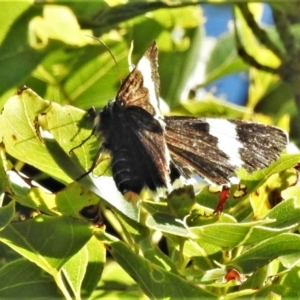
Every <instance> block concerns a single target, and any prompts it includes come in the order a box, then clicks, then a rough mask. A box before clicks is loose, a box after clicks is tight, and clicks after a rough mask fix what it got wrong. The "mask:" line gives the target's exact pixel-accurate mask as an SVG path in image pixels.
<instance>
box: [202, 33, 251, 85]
mask: <svg viewBox="0 0 300 300" xmlns="http://www.w3.org/2000/svg"><path fill="white" fill-rule="evenodd" d="M248 69H249V66H248V65H247V64H246V63H245V62H244V61H243V60H242V59H241V58H240V57H239V56H238V55H237V52H236V49H235V40H234V35H233V33H230V34H226V35H223V36H222V37H221V38H220V39H218V40H217V44H216V45H215V47H214V49H213V51H212V53H211V55H210V59H209V61H208V63H207V65H206V80H205V83H204V84H202V85H207V84H209V83H211V82H213V81H215V80H217V79H220V78H222V77H224V76H227V75H229V74H232V73H236V72H240V71H247V70H248Z"/></svg>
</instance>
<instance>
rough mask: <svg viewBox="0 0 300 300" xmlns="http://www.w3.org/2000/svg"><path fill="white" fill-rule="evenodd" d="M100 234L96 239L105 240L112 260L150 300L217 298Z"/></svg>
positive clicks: (113, 239) (119, 242)
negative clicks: (132, 279)
mask: <svg viewBox="0 0 300 300" xmlns="http://www.w3.org/2000/svg"><path fill="white" fill-rule="evenodd" d="M100 234H101V235H97V237H98V238H99V239H100V240H103V241H104V240H106V241H105V243H108V244H109V251H110V253H111V254H112V256H113V257H114V259H115V260H116V261H117V262H118V263H119V264H120V266H122V268H123V269H124V270H125V271H126V272H127V273H128V274H129V275H130V276H131V277H133V278H134V279H135V280H136V282H137V283H138V285H139V286H140V287H141V289H142V290H143V292H144V293H145V294H146V295H147V296H148V297H150V298H151V299H156V298H159V299H162V298H171V299H175V298H178V299H179V298H180V299H191V298H195V299H196V298H201V299H214V298H217V297H216V296H214V295H213V294H211V293H209V292H207V291H206V290H204V289H202V288H201V287H199V286H196V285H194V284H192V283H190V282H189V281H187V280H185V279H184V278H182V277H180V276H177V275H175V274H173V273H172V272H170V271H168V270H165V269H164V268H162V267H159V266H157V265H156V264H153V263H151V262H149V261H148V260H147V259H145V258H143V257H141V256H139V255H137V254H136V253H134V252H133V251H132V250H130V249H129V247H128V246H127V245H126V244H125V243H123V242H121V241H118V240H116V239H115V238H112V237H109V236H107V235H103V234H102V233H100Z"/></svg>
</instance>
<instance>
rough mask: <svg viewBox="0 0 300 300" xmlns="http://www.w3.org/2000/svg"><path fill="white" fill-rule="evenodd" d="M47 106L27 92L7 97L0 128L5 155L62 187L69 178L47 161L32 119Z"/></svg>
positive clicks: (31, 92)
mask: <svg viewBox="0 0 300 300" xmlns="http://www.w3.org/2000/svg"><path fill="white" fill-rule="evenodd" d="M48 106H49V102H48V101H45V100H43V99H41V98H40V97H39V96H38V95H37V94H35V93H34V92H33V91H31V90H30V89H27V90H24V91H23V92H22V93H21V94H20V95H15V96H13V97H11V98H10V99H9V100H8V101H7V103H6V104H5V106H4V110H3V112H2V114H1V118H0V125H1V128H2V132H1V134H2V138H3V141H4V144H5V148H6V151H7V152H8V153H9V154H10V155H12V156H13V157H15V158H17V159H19V160H21V161H23V162H26V163H28V164H30V165H32V166H34V167H36V168H38V169H40V170H42V171H44V172H46V173H48V174H51V175H52V176H53V177H54V178H56V179H58V180H60V181H62V182H64V183H66V182H70V178H69V177H68V176H67V175H66V174H65V173H64V172H63V171H62V170H61V168H60V166H59V165H58V164H57V163H56V162H55V160H54V159H53V158H52V157H51V155H50V153H49V152H48V151H47V149H46V148H45V145H44V144H43V142H42V140H41V139H40V137H39V135H38V128H36V117H37V116H38V115H39V114H41V113H43V112H44V111H46V109H47V108H48Z"/></svg>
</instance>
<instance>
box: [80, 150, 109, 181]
mask: <svg viewBox="0 0 300 300" xmlns="http://www.w3.org/2000/svg"><path fill="white" fill-rule="evenodd" d="M104 148H105V146H104V145H103V144H102V145H101V147H100V148H99V150H98V151H97V153H96V155H95V158H94V160H93V163H92V165H91V167H90V168H89V169H88V170H87V171H86V172H85V173H83V174H82V175H81V176H79V177H78V178H77V179H76V181H79V180H80V179H82V178H83V177H85V176H86V175H89V174H90V173H92V172H93V170H94V169H95V168H96V167H97V165H98V161H99V157H100V156H101V153H102V151H103V150H104Z"/></svg>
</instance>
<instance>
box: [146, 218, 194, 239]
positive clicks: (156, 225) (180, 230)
mask: <svg viewBox="0 0 300 300" xmlns="http://www.w3.org/2000/svg"><path fill="white" fill-rule="evenodd" d="M146 225H147V226H148V227H150V228H152V229H155V230H159V231H162V232H165V233H170V234H174V235H178V236H182V237H190V236H191V235H190V232H189V230H188V229H187V228H186V226H185V225H184V223H183V222H182V221H181V220H179V219H177V218H175V217H173V216H171V215H167V214H163V213H155V214H153V215H152V216H149V217H148V218H147V220H146Z"/></svg>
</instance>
